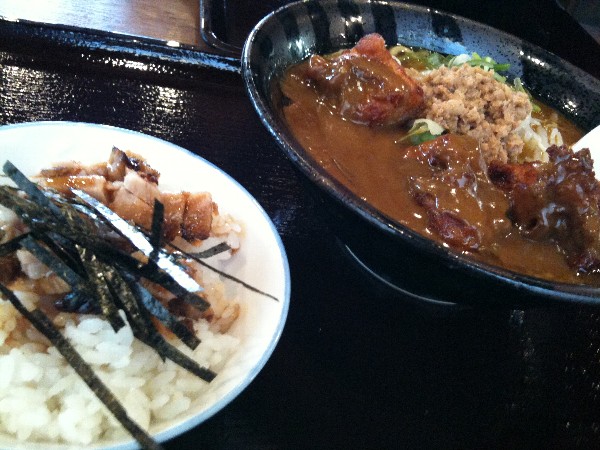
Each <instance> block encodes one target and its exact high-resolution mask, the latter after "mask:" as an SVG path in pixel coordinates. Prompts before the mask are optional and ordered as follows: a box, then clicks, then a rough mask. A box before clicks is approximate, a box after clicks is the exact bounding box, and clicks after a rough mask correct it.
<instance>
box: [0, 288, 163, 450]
mask: <svg viewBox="0 0 600 450" xmlns="http://www.w3.org/2000/svg"><path fill="white" fill-rule="evenodd" d="M0 292H2V294H3V295H4V296H5V297H6V298H7V299H8V300H9V301H10V302H11V303H12V304H13V306H14V307H15V308H16V309H17V311H19V313H21V315H22V316H23V317H25V318H26V319H27V320H29V321H30V322H31V324H32V325H33V326H34V327H35V328H36V329H37V330H38V331H39V332H40V333H42V334H43V335H44V336H46V337H47V338H48V339H49V340H50V342H52V344H53V345H54V346H55V347H56V349H57V350H58V351H59V352H60V354H61V355H62V356H63V357H64V358H65V359H66V360H67V362H68V363H69V364H70V365H71V367H73V369H74V370H75V372H77V374H78V375H79V376H80V377H81V379H82V380H83V381H84V382H85V384H87V385H88V386H89V388H90V389H91V390H92V392H94V394H95V395H96V397H98V399H99V400H100V401H101V402H102V403H104V405H105V406H106V407H107V408H108V410H109V411H110V412H111V413H112V414H113V415H114V416H115V418H116V419H117V420H118V421H119V422H120V423H121V424H122V425H123V426H124V427H125V429H126V430H127V431H128V432H129V433H130V434H131V436H133V438H134V439H135V440H136V441H137V442H139V443H140V444H141V445H142V447H143V448H145V449H148V450H161V449H162V447H161V446H160V444H158V443H157V442H156V441H154V439H152V437H151V436H150V435H149V434H148V433H146V431H145V430H144V429H143V428H141V427H140V426H139V425H138V424H137V423H136V422H135V421H134V420H132V419H131V418H130V417H129V415H128V414H127V411H126V410H125V408H124V407H123V406H122V405H121V404H120V403H119V401H118V400H117V398H116V397H115V396H114V394H113V393H112V392H111V391H110V389H108V387H106V385H105V384H104V383H103V382H102V380H100V378H98V376H97V375H96V374H95V373H94V371H93V370H92V368H91V367H90V366H89V365H88V364H87V363H86V362H85V360H84V359H83V358H82V357H81V356H80V355H79V353H77V350H75V348H74V347H73V346H72V345H71V343H70V342H69V341H68V340H67V339H66V338H65V337H64V336H63V335H62V334H61V333H60V332H59V331H58V330H57V329H56V328H55V327H54V325H53V324H52V322H51V321H50V320H49V319H48V317H46V315H45V314H44V313H43V312H42V311H40V310H39V309H37V308H36V309H34V310H32V311H29V310H28V309H27V308H25V306H24V305H23V304H22V303H21V301H20V300H19V299H18V298H17V296H16V295H14V294H13V293H12V292H11V291H10V289H8V288H7V287H6V286H4V285H3V284H2V283H0Z"/></svg>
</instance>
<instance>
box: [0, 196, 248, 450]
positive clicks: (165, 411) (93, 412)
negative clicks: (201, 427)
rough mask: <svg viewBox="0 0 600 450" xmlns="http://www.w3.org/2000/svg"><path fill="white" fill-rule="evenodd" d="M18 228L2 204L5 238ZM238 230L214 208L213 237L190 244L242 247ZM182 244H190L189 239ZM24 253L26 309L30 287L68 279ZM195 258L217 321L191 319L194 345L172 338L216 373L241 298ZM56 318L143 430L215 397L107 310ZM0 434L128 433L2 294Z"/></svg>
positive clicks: (49, 438) (61, 439)
mask: <svg viewBox="0 0 600 450" xmlns="http://www.w3.org/2000/svg"><path fill="white" fill-rule="evenodd" d="M19 227H21V225H20V223H19V221H18V219H17V218H16V216H15V215H14V213H12V212H11V211H9V210H7V209H5V208H3V207H2V206H0V242H2V241H4V240H8V239H9V238H11V237H13V236H14V235H15V234H16V233H18V232H19V230H18V228H19ZM241 233H242V229H241V227H240V225H239V224H238V223H237V222H235V221H234V220H233V219H232V218H231V217H229V216H227V215H215V217H214V220H213V227H212V229H211V237H209V238H208V239H207V240H205V241H204V242H203V243H202V245H201V246H200V247H194V248H193V250H195V251H200V250H203V249H205V248H208V247H210V246H212V245H215V244H216V243H218V242H223V241H225V242H227V243H228V244H229V245H230V246H231V247H232V248H233V249H236V248H238V247H239V245H240V236H241ZM179 244H180V245H184V244H185V245H188V246H189V245H190V244H187V243H185V242H183V241H182V242H179ZM187 250H192V248H187ZM230 256H231V253H230V252H224V253H222V254H219V255H215V256H213V257H212V258H209V259H207V260H206V261H207V262H208V263H209V264H212V265H213V266H218V265H219V263H220V262H221V261H223V260H226V259H227V258H229V257H230ZM18 258H19V261H20V263H21V264H22V265H23V268H24V272H25V273H26V274H27V276H28V277H29V278H27V279H21V280H18V281H17V282H16V283H14V286H13V290H14V292H15V295H17V297H18V298H19V299H20V300H21V301H22V302H23V303H24V304H25V305H26V306H31V305H33V304H36V303H37V302H38V301H39V300H40V297H39V296H38V295H37V294H36V293H34V292H32V289H31V288H32V287H35V288H36V289H39V288H40V286H43V289H44V292H45V293H47V292H48V290H47V289H49V290H50V291H51V292H52V289H55V290H56V291H58V292H60V291H61V290H63V291H64V290H65V287H66V286H65V284H64V282H62V280H60V279H59V278H58V277H56V276H55V275H54V274H52V273H51V272H49V271H48V269H47V268H46V267H45V266H44V265H43V264H41V263H39V261H37V260H36V259H35V258H33V257H32V256H31V255H30V254H28V252H26V251H22V252H20V255H19V256H18ZM192 265H193V270H194V271H195V274H194V277H195V278H196V279H197V280H198V281H199V282H200V283H201V285H202V286H203V287H204V288H205V293H206V295H207V298H208V300H209V302H210V303H211V307H212V309H213V311H214V316H215V319H214V320H212V321H211V322H209V321H207V320H205V319H198V320H196V321H195V322H194V324H193V328H194V331H195V333H196V335H197V337H198V338H199V339H200V340H201V343H200V345H199V346H198V347H197V348H196V349H195V350H191V349H189V348H188V347H186V346H185V345H184V344H182V343H180V342H178V341H177V342H172V343H173V344H174V345H175V346H176V347H177V348H178V349H179V350H181V351H182V352H184V353H186V354H187V355H189V356H191V357H192V358H193V359H195V360H196V361H197V362H198V363H199V364H200V365H201V366H204V367H207V368H210V369H211V370H213V371H215V372H216V373H217V374H218V373H219V371H220V370H221V369H222V367H223V366H224V364H225V363H226V361H227V360H228V358H229V357H230V356H231V355H232V354H233V353H234V351H235V350H236V349H237V347H238V345H239V340H238V339H237V338H235V337H233V336H231V335H228V334H226V333H223V332H221V330H226V329H227V328H229V326H230V325H231V322H232V320H235V318H236V317H237V315H238V314H239V313H240V310H239V304H238V303H237V302H236V301H235V299H232V298H230V297H231V295H230V293H228V292H226V289H225V285H224V283H223V282H222V280H221V278H220V277H219V276H218V275H217V274H216V273H215V272H213V271H210V270H207V269H205V268H203V267H202V266H201V265H199V264H197V263H192ZM23 278H24V277H23ZM17 289H21V290H17ZM121 314H122V316H123V318H125V315H124V314H123V313H121ZM53 321H54V324H55V325H57V326H59V327H60V328H62V332H63V334H64V336H65V337H66V338H67V339H69V341H70V342H71V343H72V344H73V345H74V347H75V349H76V350H77V351H78V353H79V354H80V355H81V356H82V357H83V359H84V360H85V361H86V362H87V363H88V364H90V366H91V367H92V369H93V370H94V372H95V373H96V374H97V375H98V376H99V377H100V378H101V379H102V381H103V382H104V383H105V384H106V385H107V387H108V388H109V389H110V390H111V391H112V392H113V393H114V394H115V396H116V397H117V398H118V399H119V401H120V402H121V403H122V405H123V406H124V407H125V409H126V410H127V412H128V414H129V415H130V417H131V418H132V419H133V420H135V421H136V422H137V423H138V424H139V425H140V426H142V427H143V428H145V429H147V430H150V431H152V430H155V429H157V428H160V426H161V424H166V423H168V422H169V421H172V420H173V419H177V418H179V417H181V416H183V415H185V413H186V412H187V411H189V410H190V409H198V408H201V407H202V406H203V405H208V404H210V403H212V402H213V401H214V399H213V398H211V396H210V395H209V394H207V386H208V384H207V383H206V382H205V381H203V380H201V379H199V378H197V377H196V376H195V375H193V374H191V373H189V372H188V371H186V370H185V369H183V368H181V367H179V366H178V365H176V364H175V363H173V362H171V361H170V360H166V361H164V362H163V361H162V360H161V358H160V357H159V356H158V355H157V353H156V352H155V351H154V350H153V349H151V348H149V347H148V346H146V345H145V344H143V343H141V342H140V341H138V340H137V339H135V338H134V336H133V333H132V330H131V328H130V327H129V326H126V327H123V328H121V329H120V330H119V331H118V332H115V331H114V330H113V328H112V327H111V326H110V324H109V323H108V322H107V321H106V320H104V319H103V318H101V317H98V316H94V315H78V314H72V313H59V314H58V315H57V316H56V317H54V319H53ZM217 377H218V375H217ZM0 433H2V434H7V435H10V436H14V438H16V439H17V440H18V441H27V442H44V443H48V442H56V443H65V444H69V445H74V446H83V445H89V444H91V443H94V442H98V441H100V440H101V441H111V440H114V439H123V438H128V434H127V432H126V431H125V430H124V429H123V427H122V426H121V425H120V424H119V423H118V422H117V421H116V419H114V418H113V417H112V415H111V413H110V412H109V411H108V410H107V409H106V407H105V406H104V405H103V404H102V403H101V402H100V401H99V400H98V399H97V398H96V396H95V394H94V393H93V392H92V391H91V390H90V389H89V388H88V386H87V385H86V384H85V383H84V382H83V381H82V380H81V379H80V378H79V376H78V375H77V374H76V373H75V371H74V370H73V369H72V368H71V367H70V366H69V364H68V363H67V362H66V361H65V359H64V358H63V357H62V355H60V354H59V352H58V351H57V350H56V348H54V347H53V346H52V345H50V343H49V342H48V341H47V340H46V338H45V337H44V336H42V335H41V334H40V333H39V332H37V330H35V329H34V328H33V326H31V325H30V324H29V323H28V322H27V321H26V320H25V319H24V318H23V317H21V316H20V314H19V313H18V312H17V311H16V310H15V309H14V307H13V306H12V304H11V303H10V302H8V301H4V300H2V299H0Z"/></svg>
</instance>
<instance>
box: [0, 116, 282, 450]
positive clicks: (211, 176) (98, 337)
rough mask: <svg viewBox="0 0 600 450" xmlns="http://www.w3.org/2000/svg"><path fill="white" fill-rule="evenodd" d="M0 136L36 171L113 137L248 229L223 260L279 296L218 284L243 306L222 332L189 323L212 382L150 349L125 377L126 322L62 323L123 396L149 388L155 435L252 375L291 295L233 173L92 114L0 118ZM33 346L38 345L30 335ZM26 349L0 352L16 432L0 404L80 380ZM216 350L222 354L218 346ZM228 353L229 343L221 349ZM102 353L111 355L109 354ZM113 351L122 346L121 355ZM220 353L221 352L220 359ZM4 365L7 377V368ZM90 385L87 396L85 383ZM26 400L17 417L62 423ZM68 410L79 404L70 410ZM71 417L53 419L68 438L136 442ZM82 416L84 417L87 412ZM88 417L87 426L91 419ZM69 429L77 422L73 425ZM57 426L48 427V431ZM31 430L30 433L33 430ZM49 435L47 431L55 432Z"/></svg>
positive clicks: (210, 406)
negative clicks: (12, 122)
mask: <svg viewBox="0 0 600 450" xmlns="http://www.w3.org/2000/svg"><path fill="white" fill-rule="evenodd" d="M0 139H1V140H2V142H3V144H4V148H5V149H6V152H3V156H4V157H5V159H10V160H11V161H12V162H13V163H14V164H15V165H16V166H17V167H19V168H21V169H22V170H23V171H24V172H25V173H27V174H35V173H37V172H39V170H40V169H41V168H42V167H47V166H49V165H50V164H51V163H54V162H58V161H67V160H73V159H75V160H80V161H82V162H84V163H85V162H87V163H91V162H98V161H102V160H104V159H105V158H106V152H107V149H110V148H111V147H112V146H113V145H116V146H119V147H121V148H127V149H132V150H135V151H136V152H137V153H139V154H141V155H142V156H144V157H145V158H146V159H147V161H148V162H149V164H150V165H152V166H153V167H155V168H156V169H158V170H159V171H160V172H161V185H162V186H163V187H165V188H166V189H169V188H171V189H186V190H190V191H198V190H207V191H210V192H211V193H213V196H214V199H215V202H216V203H217V204H218V205H219V210H220V211H226V212H228V213H231V214H232V215H234V216H235V217H236V218H237V219H238V220H239V221H240V222H242V223H243V226H244V229H245V233H244V236H243V238H242V245H241V249H240V250H239V252H238V253H236V255H235V258H233V259H231V260H229V261H225V262H224V263H223V264H224V266H223V267H224V269H223V270H224V271H225V272H226V273H229V274H234V275H235V276H236V277H237V278H240V279H241V280H243V281H244V282H247V283H248V284H250V285H252V286H255V287H257V288H260V290H261V291H264V292H268V293H269V294H270V295H273V296H274V297H276V298H277V301H276V300H273V299H271V298H267V297H265V296H261V295H260V294H256V293H254V292H251V291H249V290H247V289H245V288H242V287H241V286H236V285H235V284H232V283H230V282H225V289H226V290H227V291H228V293H229V292H234V294H237V297H238V299H239V301H240V305H241V308H242V313H241V314H240V317H239V318H238V320H237V321H236V322H235V323H234V325H233V326H232V328H231V329H230V331H229V333H228V335H220V336H218V338H216V337H215V335H214V333H212V332H211V331H210V330H208V329H207V328H206V327H202V326H200V327H196V329H195V331H196V333H197V334H198V335H199V336H201V339H202V340H203V345H201V346H199V347H198V348H197V351H198V353H203V352H204V354H203V355H201V354H199V355H197V356H198V357H199V358H201V359H205V360H207V361H208V360H211V359H212V363H213V364H216V367H218V368H219V370H218V375H217V377H216V378H215V379H214V380H213V381H212V382H211V383H209V384H206V383H204V382H201V381H200V380H191V381H190V380H188V379H187V377H185V376H182V374H181V373H179V372H178V370H179V369H175V368H174V367H173V366H172V365H171V364H172V363H169V362H166V363H162V362H161V361H160V358H158V360H157V359H156V358H155V356H156V355H154V357H153V356H149V358H145V357H143V358H142V357H138V356H134V357H132V358H131V361H130V363H131V364H130V365H129V367H130V369H131V375H132V376H131V377H124V376H123V372H122V367H120V366H123V365H126V360H127V353H128V348H129V347H130V346H133V347H135V348H136V352H135V353H134V355H138V353H137V350H140V349H141V350H142V351H143V346H144V344H141V343H139V342H137V341H133V340H132V337H131V335H129V334H128V333H127V331H126V330H127V329H126V328H124V329H122V330H121V331H120V332H119V333H114V331H113V330H112V329H110V327H109V328H106V323H102V321H101V320H97V319H95V318H88V319H85V320H82V321H81V322H79V323H77V324H76V323H70V324H65V333H66V334H67V335H69V336H71V337H75V338H76V339H77V340H78V341H79V342H80V344H81V345H82V346H83V347H82V349H81V353H85V352H86V351H87V350H86V345H87V349H88V350H89V349H90V348H93V349H94V350H93V351H90V352H88V353H89V354H90V355H92V357H95V358H97V361H98V363H99V364H100V365H103V364H104V366H105V367H106V365H107V364H108V365H110V366H113V368H114V369H118V370H119V372H115V374H117V373H118V375H116V376H114V377H113V378H114V379H115V380H114V381H115V382H117V383H120V384H121V388H123V389H124V390H127V392H128V395H129V396H130V398H129V400H126V401H125V403H127V402H129V403H130V404H131V405H139V404H143V403H145V402H146V399H145V398H144V397H149V398H148V402H146V403H147V404H148V405H149V407H150V408H151V409H152V408H153V409H154V410H155V412H156V413H157V417H158V418H159V420H158V421H157V422H158V423H157V424H155V425H153V426H151V428H150V432H151V433H152V434H153V435H154V437H155V439H156V440H158V441H164V440H167V439H169V438H172V437H173V436H175V435H177V434H180V433H183V432H185V431H186V430H188V429H189V428H191V427H193V426H195V425H197V424H199V423H201V422H202V421H204V420H206V419H207V418H208V417H210V416H211V415H213V414H214V413H215V412H217V411H218V410H219V409H221V408H222V407H223V406H224V405H226V404H227V403H228V402H229V401H231V400H232V399H233V398H234V397H235V396H236V395H237V394H239V392H241V390H243V389H244V388H245V387H246V386H247V385H248V383H249V382H250V381H251V380H252V379H253V378H254V377H255V376H256V374H257V373H258V371H259V370H260V369H261V368H262V366H263V365H264V364H265V362H266V360H267V359H268V357H269V356H270V354H271V352H272V351H273V349H274V347H275V345H276V342H277V340H278V338H279V335H280V333H281V331H282V328H283V324H284V321H285V318H286V314H287V308H288V301H289V289H290V288H289V269H288V266H287V260H286V257H285V252H284V250H283V246H282V244H281V241H280V239H279V237H278V236H277V234H276V232H275V230H274V227H273V225H272V223H271V222H270V221H269V219H268V218H267V216H266V214H265V213H264V211H263V210H262V209H261V208H260V207H259V206H258V204H257V203H256V201H255V200H254V199H252V197H250V195H249V194H248V193H247V192H246V191H245V190H243V188H241V187H240V186H239V185H238V184H237V183H235V182H234V181H233V180H232V179H231V178H229V177H228V176H226V175H225V174H223V173H222V172H221V171H219V170H218V169H217V168H216V167H214V166H212V165H211V164H210V163H208V162H206V161H204V160H202V159H200V158H196V157H194V156H193V155H191V154H189V153H187V152H185V151H184V150H182V149H181V148H179V147H176V146H173V145H171V144H168V143H166V142H164V141H161V140H159V139H155V138H151V137H148V136H144V135H142V134H139V133H134V132H130V131H126V130H121V129H115V128H111V127H104V126H97V125H90V124H76V123H52V122H51V123H32V124H23V125H17V126H8V127H2V128H0ZM82 142H85V143H86V144H85V152H81V150H80V148H81V143H82ZM42 146H43V148H44V150H45V152H44V154H43V155H40V154H39V152H38V153H35V154H36V158H37V159H34V158H32V157H31V155H32V153H33V152H36V151H38V149H39V148H42ZM265 269H266V270H265ZM236 291H237V292H236ZM2 314H3V311H0V316H1V315H2ZM8 321H10V318H8ZM124 330H125V331H124ZM0 334H1V332H0ZM0 337H1V336H0ZM33 338H35V337H33ZM223 338H224V339H223ZM98 344H101V345H100V349H103V350H104V352H103V351H102V350H100V351H99V350H98ZM204 344H206V345H204ZM32 346H33V347H35V344H32ZM28 351H29V350H28V348H27V347H25V348H22V349H21V350H20V351H14V352H10V354H9V355H8V357H5V356H3V357H2V358H3V359H0V366H2V365H4V366H3V368H5V369H10V368H11V367H12V368H14V370H12V372H11V371H10V370H3V375H4V376H3V377H2V378H1V379H0V391H2V387H5V388H6V387H8V386H10V387H11V389H10V390H12V392H11V396H6V397H4V398H2V399H0V417H2V420H3V426H6V427H7V428H8V429H11V430H17V429H20V430H21V431H20V433H21V436H20V437H23V438H26V437H27V434H28V431H27V427H24V426H23V424H19V422H20V419H18V416H19V415H17V414H14V410H13V415H12V416H11V417H12V418H11V419H10V420H9V419H8V415H7V416H2V414H3V411H4V409H3V408H6V410H8V409H9V406H11V405H12V406H14V404H19V401H18V400H17V399H18V398H20V397H19V395H20V394H24V395H27V396H28V398H30V399H33V400H35V399H37V401H41V402H42V403H45V398H46V397H45V396H48V395H53V394H56V393H57V392H69V391H71V390H72V386H73V385H72V384H71V382H72V381H73V382H75V383H76V382H77V381H79V380H76V379H75V378H76V377H77V376H76V375H75V374H71V375H68V374H65V373H63V372H61V371H60V369H57V368H56V367H57V365H58V362H57V358H56V355H53V354H52V353H50V354H46V355H43V357H41V356H39V355H38V356H36V358H39V359H40V361H41V364H47V365H51V366H53V369H52V370H48V371H45V373H41V372H44V371H40V370H39V366H37V364H33V365H32V361H31V360H30V359H29V358H25V356H24V354H25V353H27V352H28ZM223 351H224V352H225V354H222V352H223ZM227 353H229V356H228V357H227ZM109 354H110V355H111V357H110V358H107V355H109ZM118 355H121V358H119V357H118ZM220 358H222V359H223V361H218V359H220ZM148 366H153V367H154V369H153V370H155V369H156V370H158V369H157V368H158V367H159V366H160V367H161V369H160V374H159V372H158V371H156V372H153V374H154V375H156V377H155V378H154V381H152V382H144V380H141V379H140V378H141V377H140V376H139V373H140V370H142V369H143V368H147V367H148ZM219 366H222V367H219ZM11 373H12V374H13V377H9V374H11ZM104 376H106V377H107V378H110V377H111V375H110V374H106V375H101V378H103V379H104ZM33 379H36V380H42V379H43V380H44V381H43V382H41V384H42V385H43V388H41V391H43V392H38V393H36V394H35V395H34V396H32V395H31V394H32V391H31V381H32V380H33ZM198 382H200V385H199V384H198ZM3 383H4V384H3ZM15 383H20V384H21V387H22V389H14V387H15ZM44 383H46V384H44ZM80 384H81V385H82V389H83V391H85V390H86V389H87V387H86V386H85V385H83V383H80ZM140 384H145V385H146V388H145V389H149V390H144V391H141V390H136V389H133V390H130V389H129V388H132V387H134V386H137V387H139V385H140ZM199 386H200V389H201V390H202V391H203V392H202V393H201V394H198V392H199ZM171 387H176V388H177V389H178V390H179V392H180V394H175V393H174V392H167V391H168V390H169V389H171ZM165 388H166V389H167V391H165ZM116 389H118V388H116ZM182 393H183V394H182ZM72 394H73V392H72V391H71V392H69V396H67V397H69V398H70V400H68V401H70V402H73V403H74V404H75V408H82V409H81V411H83V410H85V409H87V410H88V411H89V412H91V414H92V416H93V415H94V414H95V411H94V409H95V408H97V406H94V403H95V402H93V401H90V402H88V403H87V404H86V402H85V401H82V398H83V397H84V396H85V395H86V394H85V393H83V394H79V393H78V394H77V395H72ZM88 394H89V395H92V397H93V394H91V392H88ZM184 394H185V395H184ZM126 396H127V394H126ZM167 396H169V397H170V400H169V401H165V400H166V397H167ZM46 399H47V398H46ZM140 402H141V403H140ZM21 404H22V402H21ZM27 409H28V411H29V412H26V414H25V416H21V417H22V418H23V417H27V418H26V419H25V418H23V420H26V421H27V422H28V423H29V424H33V423H35V422H37V423H38V424H43V426H45V427H48V428H54V426H52V425H50V424H53V423H55V424H58V425H56V427H57V428H59V429H60V427H61V426H62V425H60V423H59V419H57V418H52V417H50V418H49V417H48V415H47V414H46V413H45V412H44V410H43V409H36V408H29V407H28V408H27ZM75 410H76V409H74V411H75ZM27 414H28V415H27ZM131 414H132V415H133V416H134V418H136V416H137V418H138V419H139V420H140V422H144V421H145V420H146V419H147V415H148V410H147V408H137V410H135V407H132V412H131ZM71 415H77V414H74V413H71ZM175 416H177V417H175ZM71 419H72V417H69V416H67V417H63V418H62V419H60V420H62V422H61V423H63V425H64V427H63V428H64V429H63V430H62V432H64V433H67V434H68V433H69V432H72V433H75V435H74V436H73V439H68V440H70V441H71V442H72V445H75V446H78V445H79V446H81V445H85V446H86V447H91V448H119V449H122V448H123V449H124V448H135V447H136V444H135V442H132V441H131V438H130V437H129V436H128V435H126V434H122V435H120V436H119V435H118V433H117V435H111V436H105V437H104V438H103V439H102V440H100V441H97V442H96V441H95V442H93V443H92V444H90V445H88V444H87V443H86V442H87V441H86V440H89V439H90V438H89V437H86V436H85V433H84V430H83V429H81V427H77V426H73V427H72V430H69V425H68V423H73V422H72V420H71ZM52 420H56V422H52ZM89 420H90V421H91V419H89ZM95 420H97V419H95ZM83 422H85V420H84V421H83ZM89 425H90V428H91V429H92V428H94V427H95V425H97V422H92V423H90V424H89ZM78 428H79V429H78ZM76 429H77V431H75V430H76ZM57 432H58V431H57V430H54V431H51V432H50V433H57ZM17 433H18V432H17ZM64 436H66V435H64ZM31 437H32V438H33V437H35V434H33V435H32V436H31ZM38 438H39V436H38ZM49 438H50V439H52V436H49ZM92 439H93V438H92ZM0 445H1V446H2V447H10V448H25V447H26V448H65V445H63V444H57V445H52V444H49V443H48V442H47V441H45V440H42V441H39V442H31V441H25V442H22V443H19V441H18V440H16V439H14V438H11V437H10V436H7V435H6V434H4V433H3V435H2V436H1V437H0ZM66 447H68V445H66Z"/></svg>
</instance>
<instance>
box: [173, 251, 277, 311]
mask: <svg viewBox="0 0 600 450" xmlns="http://www.w3.org/2000/svg"><path fill="white" fill-rule="evenodd" d="M169 245H170V246H171V247H172V248H174V249H175V250H177V251H178V252H179V253H180V254H181V255H183V256H185V257H187V258H191V259H193V260H194V261H196V262H198V263H200V264H202V265H203V266H204V267H206V268H207V269H209V270H212V271H213V272H215V273H217V274H219V275H221V276H222V277H224V278H227V279H228V280H231V281H233V282H235V283H238V284H240V285H242V286H244V287H245V288H246V289H248V290H250V291H252V292H256V293H257V294H260V295H264V296H265V297H269V298H272V299H273V300H275V301H276V302H278V301H279V299H278V298H277V297H275V296H274V295H271V294H269V293H267V292H264V291H261V290H260V289H258V288H256V287H254V286H252V285H251V284H248V283H246V282H245V281H242V280H240V279H239V278H236V277H234V276H233V275H230V274H228V273H226V272H223V271H221V270H219V269H217V268H216V267H213V266H211V265H210V264H208V263H207V262H205V261H202V259H205V258H210V257H211V256H214V255H217V254H219V253H221V252H223V251H226V250H228V249H230V248H231V247H229V245H227V243H225V242H221V243H220V244H217V245H215V246H214V247H211V248H209V249H206V250H205V251H203V252H198V253H189V252H186V251H185V250H182V249H181V248H180V247H177V246H176V245H174V244H169ZM221 245H225V246H227V249H224V247H221Z"/></svg>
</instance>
